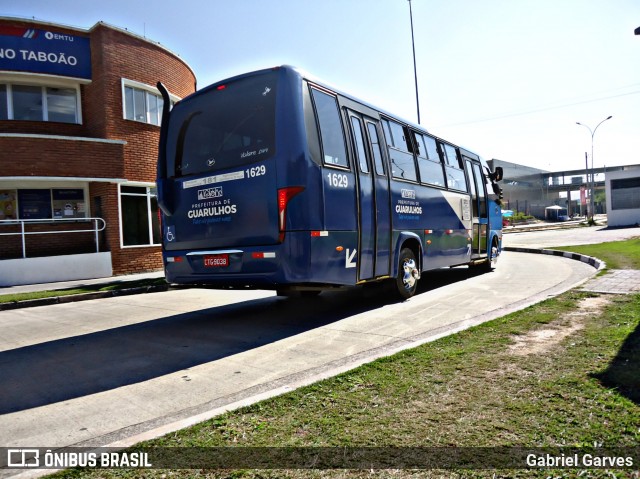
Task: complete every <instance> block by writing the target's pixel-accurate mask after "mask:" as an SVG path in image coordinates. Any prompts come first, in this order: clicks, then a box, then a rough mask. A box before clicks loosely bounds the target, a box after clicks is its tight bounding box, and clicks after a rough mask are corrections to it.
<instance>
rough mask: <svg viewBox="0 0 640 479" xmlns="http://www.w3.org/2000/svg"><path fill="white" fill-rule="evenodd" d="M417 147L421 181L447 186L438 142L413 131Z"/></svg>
mask: <svg viewBox="0 0 640 479" xmlns="http://www.w3.org/2000/svg"><path fill="white" fill-rule="evenodd" d="M412 133H413V137H414V139H415V141H416V146H417V149H418V151H417V154H418V155H417V157H418V170H419V171H420V181H421V182H422V183H427V184H429V185H435V186H443V187H444V186H446V185H445V182H444V172H443V170H442V163H441V162H440V155H438V148H437V147H436V140H435V139H434V138H432V137H430V136H427V135H423V134H421V133H417V132H415V131H412Z"/></svg>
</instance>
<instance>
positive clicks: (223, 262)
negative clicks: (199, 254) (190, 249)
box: [204, 254, 229, 268]
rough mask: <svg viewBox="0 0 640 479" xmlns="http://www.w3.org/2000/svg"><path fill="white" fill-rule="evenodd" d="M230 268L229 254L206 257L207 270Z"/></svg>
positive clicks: (205, 265)
mask: <svg viewBox="0 0 640 479" xmlns="http://www.w3.org/2000/svg"><path fill="white" fill-rule="evenodd" d="M227 266H229V255H228V254H210V255H207V256H205V257H204V267H205V268H225V267H227Z"/></svg>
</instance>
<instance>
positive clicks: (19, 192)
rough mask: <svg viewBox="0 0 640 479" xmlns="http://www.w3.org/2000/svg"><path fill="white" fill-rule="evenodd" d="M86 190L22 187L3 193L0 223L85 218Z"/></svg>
mask: <svg viewBox="0 0 640 479" xmlns="http://www.w3.org/2000/svg"><path fill="white" fill-rule="evenodd" d="M86 215H87V209H86V203H85V190H84V188H19V189H15V190H9V189H2V190H0V220H16V219H20V220H50V219H52V218H53V219H75V218H85V217H86Z"/></svg>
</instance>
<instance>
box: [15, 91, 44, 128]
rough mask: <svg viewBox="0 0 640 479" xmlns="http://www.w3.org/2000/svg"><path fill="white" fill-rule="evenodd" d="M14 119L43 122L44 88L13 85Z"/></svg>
mask: <svg viewBox="0 0 640 479" xmlns="http://www.w3.org/2000/svg"><path fill="white" fill-rule="evenodd" d="M12 99H13V119H14V120H31V121H42V120H43V116H42V103H43V101H42V87H39V86H28V85H13V95H12Z"/></svg>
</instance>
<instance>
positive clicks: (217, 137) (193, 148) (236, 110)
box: [166, 72, 277, 177]
mask: <svg viewBox="0 0 640 479" xmlns="http://www.w3.org/2000/svg"><path fill="white" fill-rule="evenodd" d="M276 86H277V76H276V73H275V72H269V73H265V74H261V75H256V76H250V77H246V78H243V79H240V80H237V81H231V82H229V83H226V84H222V85H217V86H214V87H210V88H208V89H207V90H205V91H203V92H201V93H197V94H195V95H194V96H193V97H191V98H187V99H185V100H183V101H182V102H180V103H178V104H176V106H175V107H174V109H173V111H172V112H171V122H170V124H169V130H168V136H167V158H170V159H171V160H170V161H169V162H168V164H167V169H168V171H167V172H166V174H167V176H168V177H183V176H192V175H198V174H202V173H210V172H215V171H220V170H224V169H228V168H234V167H238V166H242V165H245V164H249V163H253V162H255V161H263V160H265V159H267V158H269V157H271V156H273V155H274V153H275V103H276V102H275V100H276Z"/></svg>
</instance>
